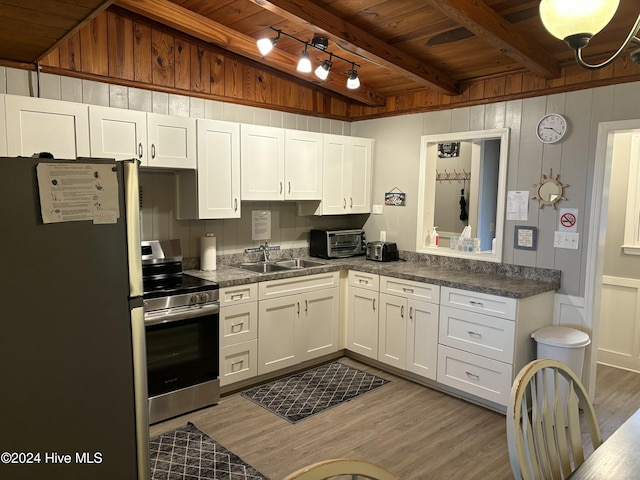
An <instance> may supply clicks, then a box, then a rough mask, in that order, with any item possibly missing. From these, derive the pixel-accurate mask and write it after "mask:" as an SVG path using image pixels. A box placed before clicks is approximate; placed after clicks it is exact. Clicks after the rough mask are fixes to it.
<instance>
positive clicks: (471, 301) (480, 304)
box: [469, 300, 484, 307]
mask: <svg viewBox="0 0 640 480" xmlns="http://www.w3.org/2000/svg"><path fill="white" fill-rule="evenodd" d="M469 303H470V304H471V305H473V306H475V307H484V303H482V302H476V301H475V300H469Z"/></svg>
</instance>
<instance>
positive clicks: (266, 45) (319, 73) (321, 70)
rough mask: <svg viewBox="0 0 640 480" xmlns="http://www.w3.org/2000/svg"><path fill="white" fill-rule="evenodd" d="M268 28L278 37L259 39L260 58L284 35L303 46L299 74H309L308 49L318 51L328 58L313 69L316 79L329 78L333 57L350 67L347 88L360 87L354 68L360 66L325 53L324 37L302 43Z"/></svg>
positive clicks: (285, 34) (315, 36) (309, 59)
mask: <svg viewBox="0 0 640 480" xmlns="http://www.w3.org/2000/svg"><path fill="white" fill-rule="evenodd" d="M270 28H271V30H273V31H275V32H277V34H278V35H277V36H276V37H273V38H261V39H259V40H258V41H257V42H256V44H257V46H258V50H259V51H260V53H261V54H262V56H265V55H267V54H268V53H269V52H270V51H271V50H272V49H273V47H274V46H275V45H276V43H278V40H279V39H280V36H281V35H284V36H285V37H288V38H291V39H293V40H296V41H298V42H300V43H303V44H304V50H303V51H302V53H301V54H300V59H299V60H298V65H297V67H296V69H297V70H298V71H299V72H303V73H308V72H311V70H312V68H313V67H312V66H311V58H310V56H309V52H308V49H309V48H313V49H314V50H318V51H319V52H322V53H324V54H325V55H328V56H329V58H328V59H326V60H323V62H322V63H321V64H320V65H319V66H318V67H317V68H316V69H315V75H316V77H318V78H319V79H320V80H326V79H327V78H328V77H329V71H330V70H331V67H332V66H333V58H334V57H335V58H338V59H340V60H342V61H343V62H346V63H348V64H350V65H351V69H350V70H349V71H348V72H347V88H350V89H355V88H358V87H359V86H360V79H359V78H358V72H357V71H356V67H358V68H359V67H360V65H358V64H357V63H355V62H352V61H351V60H347V59H346V58H342V57H341V56H340V55H337V54H335V53H333V52H329V51H327V49H328V48H329V41H328V39H327V38H326V37H323V36H321V35H318V34H315V35H314V36H313V39H312V40H311V41H304V40H300V39H299V38H296V37H294V36H293V35H289V34H288V33H286V32H283V31H282V30H278V29H276V28H273V27H270Z"/></svg>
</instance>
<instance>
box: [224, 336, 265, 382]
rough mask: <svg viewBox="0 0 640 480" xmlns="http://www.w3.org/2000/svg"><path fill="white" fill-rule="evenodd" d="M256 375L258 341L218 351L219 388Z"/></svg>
mask: <svg viewBox="0 0 640 480" xmlns="http://www.w3.org/2000/svg"><path fill="white" fill-rule="evenodd" d="M256 375H258V340H250V341H248V342H242V343H238V344H236V345H230V346H228V347H223V348H221V349H220V386H224V385H229V384H230V383H233V382H238V381H240V380H246V379H248V378H252V377H255V376H256Z"/></svg>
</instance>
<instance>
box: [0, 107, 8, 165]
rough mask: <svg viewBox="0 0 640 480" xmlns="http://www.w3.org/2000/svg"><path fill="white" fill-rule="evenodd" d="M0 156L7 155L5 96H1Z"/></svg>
mask: <svg viewBox="0 0 640 480" xmlns="http://www.w3.org/2000/svg"><path fill="white" fill-rule="evenodd" d="M0 155H1V156H3V157H4V156H6V155H7V127H6V123H5V108H4V95H0Z"/></svg>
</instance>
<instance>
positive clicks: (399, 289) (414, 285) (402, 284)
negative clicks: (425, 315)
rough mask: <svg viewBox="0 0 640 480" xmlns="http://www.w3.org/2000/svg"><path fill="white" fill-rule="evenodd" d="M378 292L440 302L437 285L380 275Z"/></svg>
mask: <svg viewBox="0 0 640 480" xmlns="http://www.w3.org/2000/svg"><path fill="white" fill-rule="evenodd" d="M380 292H381V293H389V294H391V295H400V296H402V297H405V298H411V299H414V300H421V301H424V302H431V303H439V302H440V287H439V286H438V285H431V284H429V283H422V282H416V281H413V280H404V279H401V278H393V277H385V276H380Z"/></svg>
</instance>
